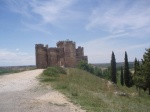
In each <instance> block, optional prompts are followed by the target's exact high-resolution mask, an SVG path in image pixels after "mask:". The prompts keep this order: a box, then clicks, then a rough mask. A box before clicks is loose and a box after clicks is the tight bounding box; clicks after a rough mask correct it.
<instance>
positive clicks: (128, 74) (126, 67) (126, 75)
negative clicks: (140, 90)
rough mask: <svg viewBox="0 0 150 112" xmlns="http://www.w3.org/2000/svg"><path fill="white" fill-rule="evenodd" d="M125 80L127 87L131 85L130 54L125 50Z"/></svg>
mask: <svg viewBox="0 0 150 112" xmlns="http://www.w3.org/2000/svg"><path fill="white" fill-rule="evenodd" d="M124 61H125V62H124V82H125V85H126V86H127V87H130V71H129V63H128V56H127V52H126V51H125V58H124Z"/></svg>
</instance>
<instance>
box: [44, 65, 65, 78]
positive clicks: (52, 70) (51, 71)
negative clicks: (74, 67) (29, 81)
mask: <svg viewBox="0 0 150 112" xmlns="http://www.w3.org/2000/svg"><path fill="white" fill-rule="evenodd" d="M43 74H44V75H47V76H54V77H56V76H58V75H59V74H66V70H65V69H64V68H61V67H48V68H47V69H46V70H44V71H43Z"/></svg>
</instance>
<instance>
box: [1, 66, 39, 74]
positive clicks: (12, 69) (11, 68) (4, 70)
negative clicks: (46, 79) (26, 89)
mask: <svg viewBox="0 0 150 112" xmlns="http://www.w3.org/2000/svg"><path fill="white" fill-rule="evenodd" d="M35 68H36V67H35V66H6V67H0V75H3V74H9V73H17V72H21V71H26V70H32V69H35Z"/></svg>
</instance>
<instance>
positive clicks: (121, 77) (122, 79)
mask: <svg viewBox="0 0 150 112" xmlns="http://www.w3.org/2000/svg"><path fill="white" fill-rule="evenodd" d="M120 83H121V85H122V86H124V78H123V68H122V67H121V76H120Z"/></svg>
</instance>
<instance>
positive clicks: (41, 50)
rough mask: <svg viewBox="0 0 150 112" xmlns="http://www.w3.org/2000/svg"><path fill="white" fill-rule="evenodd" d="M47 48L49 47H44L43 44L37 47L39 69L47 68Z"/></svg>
mask: <svg viewBox="0 0 150 112" xmlns="http://www.w3.org/2000/svg"><path fill="white" fill-rule="evenodd" d="M47 47H48V46H46V47H44V45H43V44H36V45H35V51H36V52H35V54H36V66H37V68H46V67H47Z"/></svg>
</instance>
